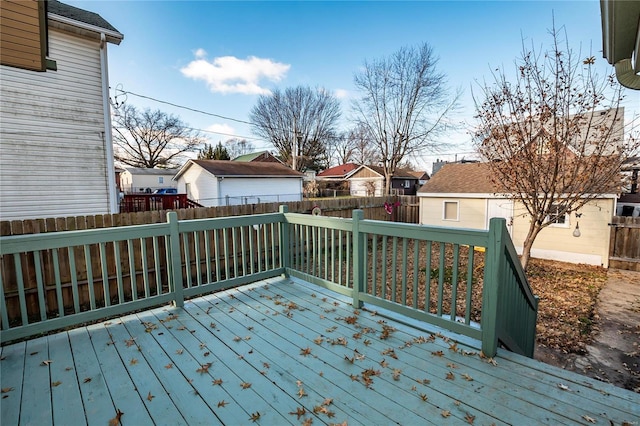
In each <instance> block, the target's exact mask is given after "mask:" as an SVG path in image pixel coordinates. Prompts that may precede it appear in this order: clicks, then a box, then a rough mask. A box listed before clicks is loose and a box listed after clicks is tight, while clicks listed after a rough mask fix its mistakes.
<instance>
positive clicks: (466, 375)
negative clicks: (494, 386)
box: [462, 373, 473, 382]
mask: <svg viewBox="0 0 640 426" xmlns="http://www.w3.org/2000/svg"><path fill="white" fill-rule="evenodd" d="M462 377H463V378H464V379H465V380H466V381H467V382H473V377H471V376H470V375H468V374H467V373H464V374H463V375H462Z"/></svg>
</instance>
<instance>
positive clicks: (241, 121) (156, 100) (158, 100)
mask: <svg viewBox="0 0 640 426" xmlns="http://www.w3.org/2000/svg"><path fill="white" fill-rule="evenodd" d="M116 90H118V91H120V92H121V93H122V94H124V95H133V96H137V97H139V98H143V99H149V100H150V101H154V102H158V103H161V104H166V105H171V106H173V107H176V108H182V109H186V110H188V111H192V112H197V113H199V114H204V115H208V116H211V117H217V118H222V119H223V120H230V121H235V122H237V123H242V124H248V125H251V123H250V122H249V121H245V120H240V119H238V118H232V117H226V116H224V115H220V114H214V113H212V112H207V111H202V110H200V109H196V108H191V107H187V106H184V105H178V104H175V103H173V102H168V101H162V100H160V99H156V98H152V97H151V96H145V95H140V94H138V93H133V92H129V91H128V90H120V89H116ZM117 96H118V95H116V97H117Z"/></svg>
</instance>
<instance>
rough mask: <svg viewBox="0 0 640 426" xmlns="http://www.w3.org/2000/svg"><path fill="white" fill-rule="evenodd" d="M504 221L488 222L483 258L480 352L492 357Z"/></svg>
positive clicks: (496, 326)
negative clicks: (485, 248) (487, 237)
mask: <svg viewBox="0 0 640 426" xmlns="http://www.w3.org/2000/svg"><path fill="white" fill-rule="evenodd" d="M506 229H507V228H506V221H505V220H504V219H502V218H497V217H495V218H492V219H490V220H489V242H488V243H487V250H486V252H485V258H484V265H485V266H484V279H483V287H482V322H481V327H482V352H483V353H484V354H485V355H486V356H488V357H494V356H495V355H496V353H497V351H498V327H499V326H500V318H499V317H498V315H499V306H498V301H499V297H500V282H501V277H502V276H504V272H505V271H504V265H505V261H504V256H505V254H504V239H503V238H504V232H506Z"/></svg>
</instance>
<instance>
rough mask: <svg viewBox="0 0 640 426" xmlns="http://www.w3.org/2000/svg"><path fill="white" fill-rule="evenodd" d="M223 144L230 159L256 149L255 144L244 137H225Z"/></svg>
mask: <svg viewBox="0 0 640 426" xmlns="http://www.w3.org/2000/svg"><path fill="white" fill-rule="evenodd" d="M225 145H226V148H227V151H228V152H229V156H230V157H231V158H232V159H233V158H236V157H239V156H241V155H245V154H251V153H252V152H253V151H255V149H256V148H255V146H254V145H253V144H252V143H251V142H249V141H248V140H246V139H238V138H233V139H227V141H226V142H225Z"/></svg>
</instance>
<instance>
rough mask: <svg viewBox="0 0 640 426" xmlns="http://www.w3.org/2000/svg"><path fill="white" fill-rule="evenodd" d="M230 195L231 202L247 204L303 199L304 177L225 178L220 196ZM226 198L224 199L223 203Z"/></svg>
mask: <svg viewBox="0 0 640 426" xmlns="http://www.w3.org/2000/svg"><path fill="white" fill-rule="evenodd" d="M226 196H229V204H245V202H244V200H243V199H242V197H247V200H246V204H255V203H257V202H258V200H257V199H258V198H260V202H261V203H265V202H274V203H277V202H284V201H302V177H300V178H278V177H269V178H225V179H223V180H222V181H221V182H220V197H226ZM225 203H226V199H225V200H222V204H225Z"/></svg>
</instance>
